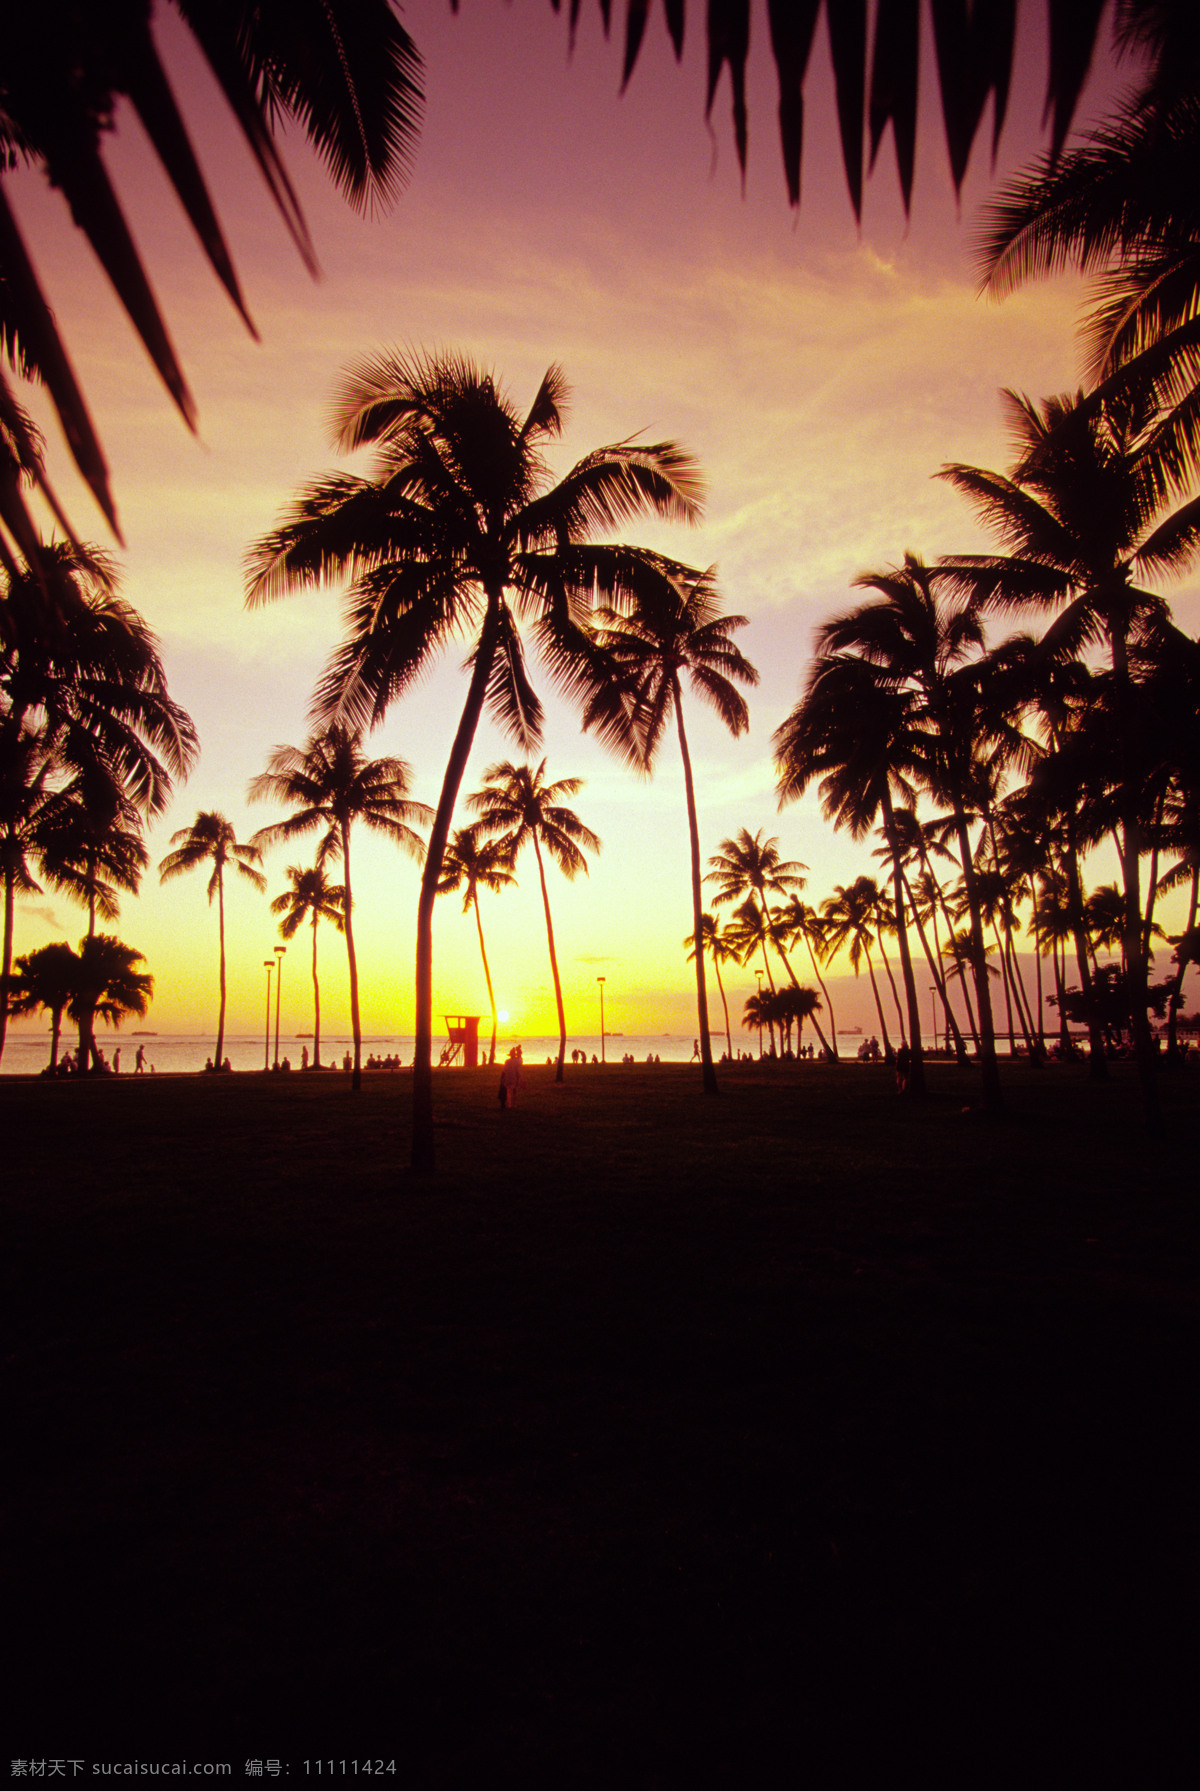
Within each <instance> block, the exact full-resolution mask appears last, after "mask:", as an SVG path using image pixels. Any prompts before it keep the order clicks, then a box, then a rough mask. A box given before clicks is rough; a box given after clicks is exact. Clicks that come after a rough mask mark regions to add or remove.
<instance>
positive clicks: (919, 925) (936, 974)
mask: <svg viewBox="0 0 1200 1791" xmlns="http://www.w3.org/2000/svg"><path fill="white" fill-rule="evenodd" d="M900 876H901V880H902V882H903V885H904V890H905V894H906V895H907V897H908V905H909V908H910V909H911V910H912V917H913V925H914V926H915V927H916V929H917V937H918V939H919V940H920V941H921V949H922V950H923V951H924V953H925V962H926V963H927V964H928V965H929V974H930V975H931V976H932V978H933V981H934V986H935V987H936V989H937V992H938V995H939V996H940V997H941V1003H942V1012H943V1013H944V1014H945V1016H946V1034H947V1037H946V1044H947V1049H949V1042H950V1037H951V1036H953V1039H954V1054H955V1056H956V1057H957V1059H958V1061H959V1062H960V1063H965V1062H966V1056H967V1047H966V1044H965V1043H964V1041H963V1035H962V1032H961V1031H960V1029H959V1024H958V1018H957V1016H956V1015H955V1012H954V1009H953V1008H952V1007H951V1005H950V992H949V990H948V989H947V987H946V978H945V975H944V973H943V971H942V967H941V949H942V945H941V940H940V939H939V938H938V933H937V909H936V908H931V910H930V913H931V915H932V918H933V936H934V940H935V942H936V944H937V948H938V956H937V958H935V957H934V955H933V951H932V949H931V948H930V944H929V938H928V935H927V934H926V932H925V923H924V921H923V920H922V919H921V911H920V909H919V908H918V907H917V904H916V901H915V900H914V898H913V892H912V884H911V883H910V882H909V880H908V873H907V871H906V870H905V869H904V867H903V866H901V869H900ZM913 987H914V989H915V988H916V983H915V981H914V984H913ZM933 1043H934V1048H935V1049H936V1048H937V1027H936V1025H935V1026H934V1029H933ZM924 1079H925V1077H924V1071H923V1070H922V1074H921V1080H922V1083H923V1082H924Z"/></svg>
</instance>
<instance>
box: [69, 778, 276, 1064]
mask: <svg viewBox="0 0 1200 1791" xmlns="http://www.w3.org/2000/svg"><path fill="white" fill-rule="evenodd" d="M171 845H172V846H173V847H174V850H173V851H171V852H168V853H167V855H166V857H165V858H164V859H163V860H162V862H161V863H160V865H159V867H158V880H159V882H160V883H168V882H170V880H171V879H172V878H173V877H181V876H182V875H183V873H184V872H185V871H192V870H195V869H196V867H197V865H205V864H210V863H211V865H212V875H211V876H210V877H209V880H208V905H209V907H210V908H211V907H212V899H213V897H214V896H216V898H217V917H218V931H219V937H220V944H221V1005H220V1009H219V1011H218V1014H217V1049H216V1053H215V1055H214V1057H213V1063H214V1064H215V1065H216V1067H217V1068H218V1069H220V1067H221V1065H222V1064H223V1063H224V1061H225V872H226V870H227V869H228V870H233V871H235V872H236V873H237V875H238V876H239V877H244V878H245V880H246V882H247V883H250V884H252V885H253V887H254V888H255V889H257V890H258V891H259V892H260V893H261V892H262V891H263V890H265V889H266V887H267V879H266V878H265V877H264V876H263V874H262V872H261V871H260V870H259V869H258V868H257V867H258V865H259V864H260V863H261V862H262V854H261V852H260V851H259V849H258V847H257V846H254V845H243V844H242V843H241V842H240V841H239V840H238V838H237V836H236V834H235V833H234V829H233V823H232V822H231V821H228V820H226V818H225V816H224V815H222V814H218V813H217V812H216V811H215V810H211V809H201V810H200V812H199V814H197V816H196V819H195V820H194V821H193V822H192V824H191V826H190V827H182V828H180V830H179V832H178V833H173V834H172V835H171ZM96 937H97V938H101V937H103V935H101V934H97V935H96Z"/></svg>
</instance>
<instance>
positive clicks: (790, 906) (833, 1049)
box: [775, 895, 838, 1063]
mask: <svg viewBox="0 0 1200 1791" xmlns="http://www.w3.org/2000/svg"><path fill="white" fill-rule="evenodd" d="M775 914H776V921H777V926H778V930H779V931H781V932H782V933H783V934H784V935H785V936H786V938H787V940H788V942H789V943H790V944H792V945H794V944H795V942H796V941H797V940H798V939H803V941H804V949H805V950H806V951H807V953H808V961H809V963H810V964H811V965H812V969H813V975H814V976H815V977H816V979H817V982H818V983H819V984H820V988H821V994H822V996H823V997H824V1003H825V1011H826V1013H827V1014H828V1015H829V1040H830V1042H829V1047H828V1050H829V1059H830V1062H831V1063H837V1062H838V1047H837V1020H836V1018H835V1017H834V1012H833V1001H832V999H831V997H830V994H829V989H828V986H827V984H826V982H825V978H824V977H823V976H822V975H821V964H822V962H823V961H824V957H825V955H826V951H825V922H824V921H823V920H822V919H821V916H820V915H819V914H818V912H817V910H816V909H815V908H813V907H812V906H810V904H809V903H808V902H805V901H802V900H801V899H800V897H799V896H797V895H793V896H789V897H788V899H787V901H786V902H785V903H784V904H783V906H782V908H779V909H777V910H776V911H775Z"/></svg>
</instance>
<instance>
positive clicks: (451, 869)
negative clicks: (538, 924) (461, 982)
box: [437, 827, 517, 1068]
mask: <svg viewBox="0 0 1200 1791" xmlns="http://www.w3.org/2000/svg"><path fill="white" fill-rule="evenodd" d="M516 881H517V879H516V878H515V877H514V876H513V868H512V859H511V857H510V856H509V854H508V852H507V851H506V849H505V847H504V845H503V843H502V841H500V840H485V839H481V838H480V837H479V834H478V832H477V830H476V829H475V828H474V827H460V828H459V829H458V831H457V832H456V833H454V834H453V835H452V836H451V838H450V839H449V840H448V841H447V842H446V850H445V852H444V854H443V855H442V874H441V876H440V877H439V878H438V888H437V892H438V894H439V895H451V894H453V893H454V892H455V891H456V890H459V889H461V890H462V892H463V913H464V914H465V913H466V912H467V910H468V909H473V910H474V914H475V930H476V932H477V933H478V934H479V956H480V957H481V958H482V960H483V980H484V982H485V983H486V984H487V992H488V1007H489V1008H490V1009H491V1015H492V1042H491V1045H490V1046H489V1048H488V1066H489V1068H490V1067H491V1066H492V1065H493V1064H494V1063H495V1061H496V1032H497V1027H498V1020H497V1015H496V993H495V990H494V989H493V988H492V973H491V970H490V969H489V967H488V959H487V950H486V948H485V946H484V943H483V920H482V918H481V916H480V913H479V891H480V889H481V888H482V889H507V888H508V887H509V885H510V884H515V883H516Z"/></svg>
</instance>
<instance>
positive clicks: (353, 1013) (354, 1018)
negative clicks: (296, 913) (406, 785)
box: [338, 817, 362, 1090]
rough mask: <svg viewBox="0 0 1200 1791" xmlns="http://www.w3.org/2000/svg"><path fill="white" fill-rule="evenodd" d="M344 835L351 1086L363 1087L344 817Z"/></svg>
mask: <svg viewBox="0 0 1200 1791" xmlns="http://www.w3.org/2000/svg"><path fill="white" fill-rule="evenodd" d="M338 831H339V832H340V833H341V836H342V883H343V884H344V886H345V890H346V894H345V911H346V963H347V966H348V968H349V971H350V1031H351V1033H352V1034H353V1036H354V1071H353V1074H352V1075H351V1078H350V1087H351V1088H352V1089H354V1090H358V1089H360V1088H361V1087H362V1018H361V1016H360V1014H359V1008H358V954H357V953H356V952H355V949H354V893H353V891H352V889H351V887H350V823H349V821H348V820H346V819H345V818H344V817H343V818H342V819H341V820H340V821H339V822H338Z"/></svg>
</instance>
